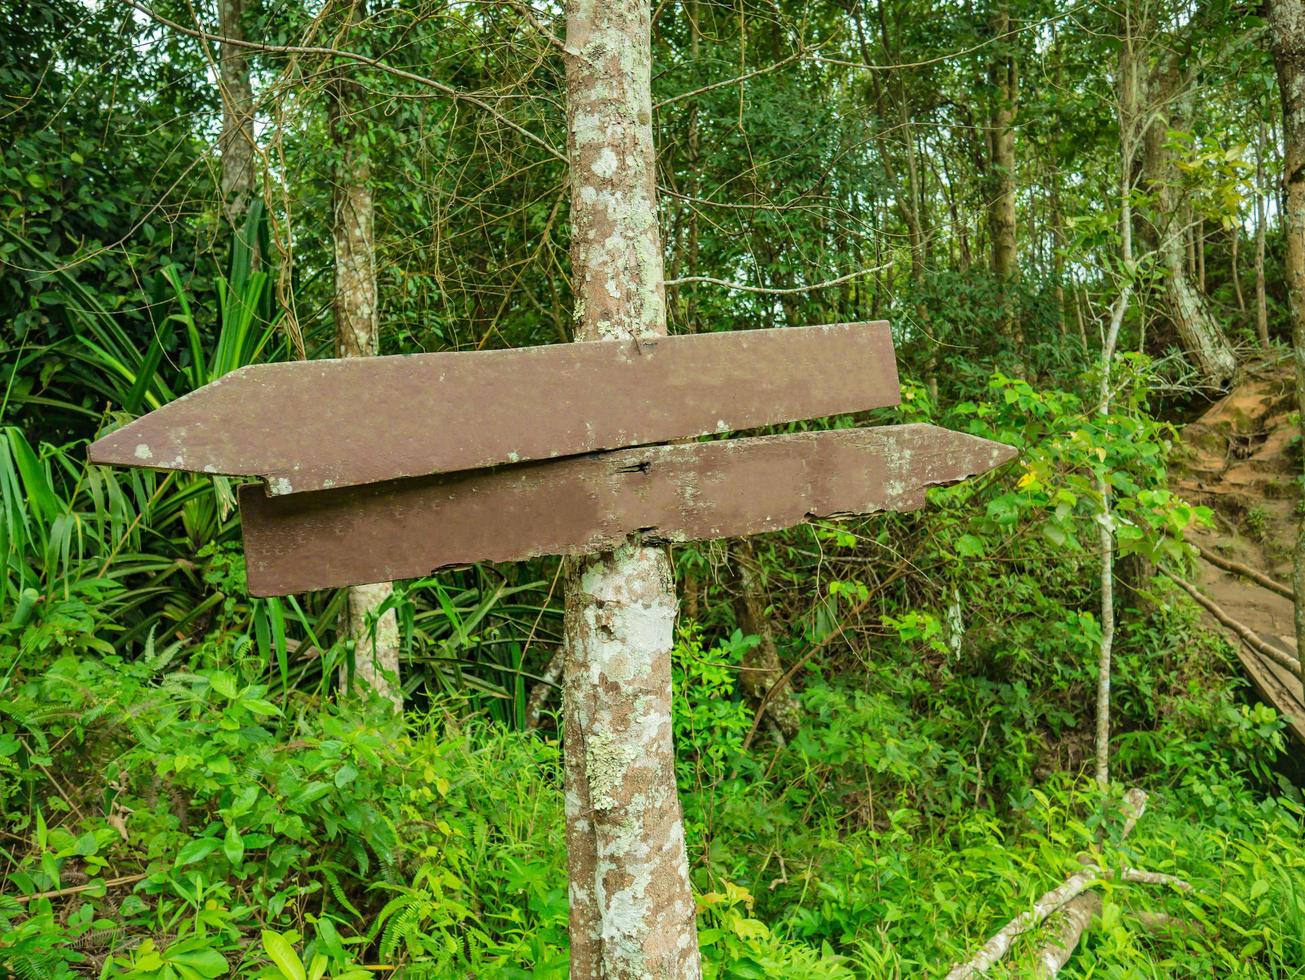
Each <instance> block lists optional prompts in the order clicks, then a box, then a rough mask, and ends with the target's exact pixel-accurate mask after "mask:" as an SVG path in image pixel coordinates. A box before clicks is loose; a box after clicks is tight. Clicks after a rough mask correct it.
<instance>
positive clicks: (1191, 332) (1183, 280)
mask: <svg viewBox="0 0 1305 980" xmlns="http://www.w3.org/2000/svg"><path fill="white" fill-rule="evenodd" d="M1149 81H1150V85H1149V88H1150V106H1149V109H1150V120H1151V121H1150V125H1149V126H1148V127H1147V129H1146V133H1145V137H1144V139H1143V161H1144V169H1145V171H1146V174H1147V180H1148V183H1149V184H1150V191H1151V197H1152V201H1153V204H1152V208H1153V216H1152V222H1151V224H1152V226H1153V227H1154V229H1155V237H1156V247H1157V249H1158V251H1159V255H1160V266H1161V268H1162V270H1163V272H1164V292H1165V302H1166V306H1167V308H1168V312H1169V316H1170V318H1171V319H1172V321H1173V324H1174V329H1175V331H1176V332H1177V334H1178V339H1179V342H1180V343H1181V344H1182V347H1183V349H1184V350H1185V351H1186V352H1187V354H1188V356H1189V357H1191V359H1192V360H1193V362H1194V363H1195V367H1196V369H1197V370H1198V371H1199V372H1200V374H1201V376H1202V378H1203V379H1204V380H1205V381H1206V382H1207V383H1209V384H1212V385H1215V386H1221V385H1223V384H1224V383H1225V382H1227V381H1228V380H1229V379H1230V378H1231V377H1232V375H1233V372H1234V371H1235V370H1236V369H1237V358H1236V355H1235V354H1234V353H1233V349H1232V346H1231V345H1230V344H1229V343H1228V338H1227V337H1226V336H1225V335H1224V332H1223V328H1222V327H1221V326H1220V325H1219V323H1218V322H1217V321H1216V320H1215V319H1214V317H1213V316H1212V315H1211V313H1210V311H1209V308H1208V307H1207V306H1206V303H1205V299H1204V297H1203V296H1202V295H1201V293H1200V291H1199V290H1198V289H1197V288H1196V287H1195V286H1194V285H1193V282H1192V276H1191V275H1189V272H1188V265H1189V254H1188V249H1187V240H1188V234H1187V232H1188V229H1187V228H1186V226H1185V222H1184V221H1183V215H1184V214H1185V213H1186V208H1185V207H1184V206H1183V205H1182V204H1181V203H1180V202H1179V201H1176V200H1175V199H1174V191H1173V184H1174V183H1175V174H1174V169H1175V167H1174V162H1173V154H1172V152H1171V151H1170V150H1169V148H1168V146H1167V145H1166V141H1167V140H1168V138H1169V132H1170V129H1171V127H1174V126H1178V125H1180V123H1181V121H1180V120H1179V119H1178V118H1177V113H1176V112H1174V110H1173V107H1174V105H1175V104H1176V103H1177V102H1178V101H1179V98H1180V96H1181V95H1182V94H1183V93H1182V92H1181V91H1180V88H1181V86H1182V85H1183V84H1184V83H1183V80H1182V78H1181V77H1180V75H1179V72H1178V68H1177V65H1176V63H1175V56H1174V55H1172V54H1170V55H1167V56H1164V57H1162V58H1161V61H1160V63H1159V65H1158V66H1157V68H1156V69H1155V71H1154V73H1153V74H1152V76H1151V78H1150V80H1149Z"/></svg>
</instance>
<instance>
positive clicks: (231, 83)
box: [218, 0, 254, 231]
mask: <svg viewBox="0 0 1305 980" xmlns="http://www.w3.org/2000/svg"><path fill="white" fill-rule="evenodd" d="M244 12H245V4H244V0H218V32H219V33H220V34H221V35H222V36H223V37H227V38H231V39H232V40H236V41H243V40H244V39H245V31H244V25H243V23H242V18H243V16H244ZM218 86H219V94H220V96H221V98H222V135H221V136H220V137H219V139H218V152H219V154H220V157H221V178H220V184H221V191H222V208H223V210H224V211H225V213H226V216H227V221H229V222H230V223H231V224H232V225H233V226H234V227H235V228H236V230H237V231H243V230H244V229H243V225H244V219H245V212H246V211H248V210H249V203H250V200H251V198H252V197H253V194H254V90H253V88H252V87H251V86H250V83H249V51H248V49H246V48H242V47H238V46H236V45H234V44H222V45H219V47H218Z"/></svg>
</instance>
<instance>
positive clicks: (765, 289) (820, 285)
mask: <svg viewBox="0 0 1305 980" xmlns="http://www.w3.org/2000/svg"><path fill="white" fill-rule="evenodd" d="M888 268H891V266H887V265H877V266H874V267H873V268H870V269H858V270H857V271H856V272H849V273H848V274H847V275H845V276H839V277H838V278H837V279H827V280H825V281H824V282H813V283H812V284H811V285H809V286H791V287H788V288H784V289H778V288H772V287H770V286H750V285H748V284H747V283H741V282H728V281H727V280H725V279H713V278H712V277H711V276H684V277H683V278H680V279H666V280H663V282H662V285H663V286H665V287H667V288H668V289H670V288H673V287H675V286H684V285H688V284H689V283H694V282H701V283H707V284H709V285H712V286H724V287H725V288H726V289H733V290H737V291H738V292H742V293H764V294H765V295H767V296H792V295H794V294H797V293H810V292H813V291H815V290H817V289H828V288H829V287H830V286H841V285H842V284H843V283H845V282H851V281H852V280H853V279H859V278H861V276H869V275H873V274H874V273H876V272H883V271H884V270H885V269H888Z"/></svg>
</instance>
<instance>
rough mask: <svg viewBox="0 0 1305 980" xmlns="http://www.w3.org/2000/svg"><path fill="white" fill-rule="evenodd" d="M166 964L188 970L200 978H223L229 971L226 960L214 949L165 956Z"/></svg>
mask: <svg viewBox="0 0 1305 980" xmlns="http://www.w3.org/2000/svg"><path fill="white" fill-rule="evenodd" d="M167 962H168V963H169V964H170V965H171V966H173V967H176V968H177V969H178V972H180V971H181V969H182V968H188V969H189V970H190V971H191V972H193V973H195V974H197V975H199V976H201V977H207V978H211V977H220V976H224V975H225V974H226V973H227V971H229V970H230V969H231V965H230V964H229V963H227V958H226V957H225V956H223V955H222V954H221V953H219V952H218V951H217V950H215V949H195V950H190V951H188V952H185V953H172V952H169V953H168V954H167Z"/></svg>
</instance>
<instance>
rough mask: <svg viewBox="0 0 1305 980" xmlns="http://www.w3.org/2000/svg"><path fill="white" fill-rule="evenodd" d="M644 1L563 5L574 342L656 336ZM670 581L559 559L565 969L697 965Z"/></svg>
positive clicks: (659, 307) (612, 974)
mask: <svg viewBox="0 0 1305 980" xmlns="http://www.w3.org/2000/svg"><path fill="white" fill-rule="evenodd" d="M650 21H651V10H650V8H649V4H648V2H647V0H613V2H601V0H569V2H568V3H567V32H566V49H567V59H566V62H567V63H566V74H567V150H568V158H569V160H570V164H571V170H570V179H571V222H572V228H571V265H572V284H573V288H574V290H575V304H574V310H575V332H574V336H575V339H576V340H578V341H593V340H614V339H630V340H632V341H636V342H637V340H638V339H639V338H642V337H650V336H659V335H664V334H665V333H666V301H665V293H664V287H663V285H662V253H661V238H660V235H659V232H658V228H657V196H656V195H657V186H656V156H655V153H654V149H653V136H652V92H651V88H650V78H651V71H652V52H651V24H650ZM675 613H676V603H675V590H674V583H673V580H672V577H671V569H670V562H669V560H668V559H667V557H666V554H665V552H664V551H662V550H661V549H658V548H648V547H642V546H640V545H639V544H638V543H637V542H630V543H629V544H627V545H626V546H623V547H621V548H618V549H616V550H615V551H613V552H609V553H605V554H601V555H591V556H588V557H586V558H583V559H580V560H578V561H576V562H574V563H573V564H572V567H571V569H570V573H569V575H568V585H567V590H566V616H565V624H564V634H565V635H564V651H565V652H564V664H565V666H564V671H563V677H564V680H563V710H564V725H563V733H564V734H563V737H564V744H565V756H566V762H565V788H566V811H567V850H568V870H569V873H570V877H571V882H570V898H571V976H572V977H575V978H586V980H588V978H603V980H614V978H624V977H629V978H636V977H637V978H645V977H665V978H668V980H669V978H676V980H682V978H692V977H697V976H699V975H700V974H701V967H700V965H699V958H698V942H697V933H696V930H695V923H694V903H693V892H692V889H691V887H690V885H689V873H688V856H687V853H686V850H685V844H684V826H683V820H682V817H681V814H680V805H679V799H678V797H677V795H676V788H675V756H674V751H673V746H672V739H671V647H672V644H673V640H674V626H675Z"/></svg>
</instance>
